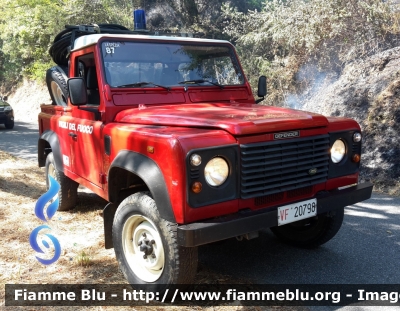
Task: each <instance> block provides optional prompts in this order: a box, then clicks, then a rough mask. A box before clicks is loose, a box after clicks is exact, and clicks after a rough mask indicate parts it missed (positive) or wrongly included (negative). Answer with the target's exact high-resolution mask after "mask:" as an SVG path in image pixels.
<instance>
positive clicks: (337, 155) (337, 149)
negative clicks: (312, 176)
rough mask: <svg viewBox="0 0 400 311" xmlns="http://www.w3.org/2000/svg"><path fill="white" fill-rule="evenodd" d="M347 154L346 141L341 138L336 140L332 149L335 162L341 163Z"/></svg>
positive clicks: (332, 157)
mask: <svg viewBox="0 0 400 311" xmlns="http://www.w3.org/2000/svg"><path fill="white" fill-rule="evenodd" d="M345 154H346V146H345V144H344V142H343V141H342V140H340V139H338V140H336V141H335V142H334V144H333V145H332V149H331V159H332V162H333V163H339V162H340V161H342V160H343V158H344V155H345Z"/></svg>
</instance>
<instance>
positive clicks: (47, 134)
mask: <svg viewBox="0 0 400 311" xmlns="http://www.w3.org/2000/svg"><path fill="white" fill-rule="evenodd" d="M49 148H50V149H51V151H49V150H48V149H49ZM50 152H53V155H54V162H55V166H56V169H57V170H59V171H61V172H64V165H63V162H62V153H61V147H60V142H59V140H58V136H57V134H56V133H55V132H53V131H51V130H47V131H44V132H43V133H42V135H40V138H39V141H38V162H39V167H44V166H45V165H46V158H47V155H48V154H49V153H50Z"/></svg>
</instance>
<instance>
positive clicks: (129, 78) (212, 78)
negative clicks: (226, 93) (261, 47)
mask: <svg viewBox="0 0 400 311" xmlns="http://www.w3.org/2000/svg"><path fill="white" fill-rule="evenodd" d="M101 48H102V55H103V61H104V67H105V73H106V79H107V83H108V84H109V85H110V86H111V87H120V86H127V85H129V86H130V87H142V86H144V85H145V86H146V87H154V86H157V84H158V85H161V86H182V84H186V83H185V82H186V81H203V80H204V81H203V82H211V83H204V84H203V83H202V82H199V83H190V85H193V86H199V85H203V86H204V85H207V86H213V84H214V85H217V86H218V85H221V86H223V85H238V84H243V83H244V78H243V74H242V72H241V70H240V67H239V65H238V62H237V59H236V57H235V54H234V52H233V50H232V49H231V48H230V47H229V46H225V45H194V44H193V43H190V44H185V45H183V44H178V43H143V42H127V41H106V42H103V43H102V45H101ZM144 82H151V83H152V84H144ZM186 85H187V84H186Z"/></svg>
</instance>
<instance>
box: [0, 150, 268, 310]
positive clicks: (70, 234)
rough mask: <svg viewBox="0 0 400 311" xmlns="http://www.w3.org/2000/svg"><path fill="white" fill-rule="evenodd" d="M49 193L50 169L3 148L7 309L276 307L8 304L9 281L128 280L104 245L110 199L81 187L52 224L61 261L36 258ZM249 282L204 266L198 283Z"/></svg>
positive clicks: (1, 248) (2, 260) (0, 262)
mask: <svg viewBox="0 0 400 311" xmlns="http://www.w3.org/2000/svg"><path fill="white" fill-rule="evenodd" d="M44 192H46V189H45V182H44V170H42V169H40V168H38V167H37V166H36V165H35V163H33V162H30V161H25V160H21V159H17V158H15V157H13V156H11V155H9V154H7V153H4V152H2V151H0V202H3V204H2V207H1V209H0V219H1V226H0V230H1V231H0V235H1V241H2V243H1V244H0V309H3V308H4V309H5V310H13V311H14V310H29V311H31V310H52V309H54V310H55V309H57V310H93V311H94V310H96V311H97V310H99V311H100V310H111V311H112V310H180V311H184V310H218V311H223V310H274V309H275V307H268V308H260V307H242V306H218V307H210V306H202V307H200V306H194V307H175V306H164V305H161V304H160V305H159V306H153V307H4V289H5V284H126V280H125V278H124V276H123V275H122V273H121V272H120V271H119V269H118V265H117V261H116V259H115V255H114V250H113V249H110V250H106V249H104V238H103V222H102V218H101V216H100V213H99V212H100V211H101V210H102V209H103V208H104V206H105V204H106V202H105V201H104V200H102V199H101V198H99V197H98V196H96V195H94V194H92V193H87V192H84V191H81V190H80V192H79V203H78V206H77V207H76V208H75V209H74V210H73V211H71V212H57V213H56V214H55V216H54V217H53V218H52V219H51V220H50V221H49V222H48V223H47V225H48V226H49V227H50V228H51V234H52V235H54V236H55V237H56V238H57V239H58V240H59V241H60V244H61V247H62V254H61V257H60V258H59V260H58V261H57V262H56V263H54V264H52V265H49V266H45V265H42V264H41V263H39V262H38V261H37V260H36V258H35V255H36V254H35V251H34V250H33V249H32V248H31V246H30V244H29V235H30V233H31V232H32V230H33V229H34V228H36V227H38V226H39V225H42V224H43V222H42V221H41V220H39V219H38V218H37V217H36V216H35V213H34V207H35V203H36V201H37V199H38V198H39V197H40V196H41V195H42V194H43V193H44ZM213 282H221V283H225V284H238V283H242V282H243V281H241V280H237V279H234V278H232V277H230V276H225V275H220V274H218V273H217V272H214V271H209V270H208V269H207V268H205V267H200V268H199V272H198V275H197V278H196V283H198V284H208V283H213Z"/></svg>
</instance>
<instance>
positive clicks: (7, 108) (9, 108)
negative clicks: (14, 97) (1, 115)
mask: <svg viewBox="0 0 400 311" xmlns="http://www.w3.org/2000/svg"><path fill="white" fill-rule="evenodd" d="M11 110H12V108H11V106H5V107H4V111H11Z"/></svg>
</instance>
